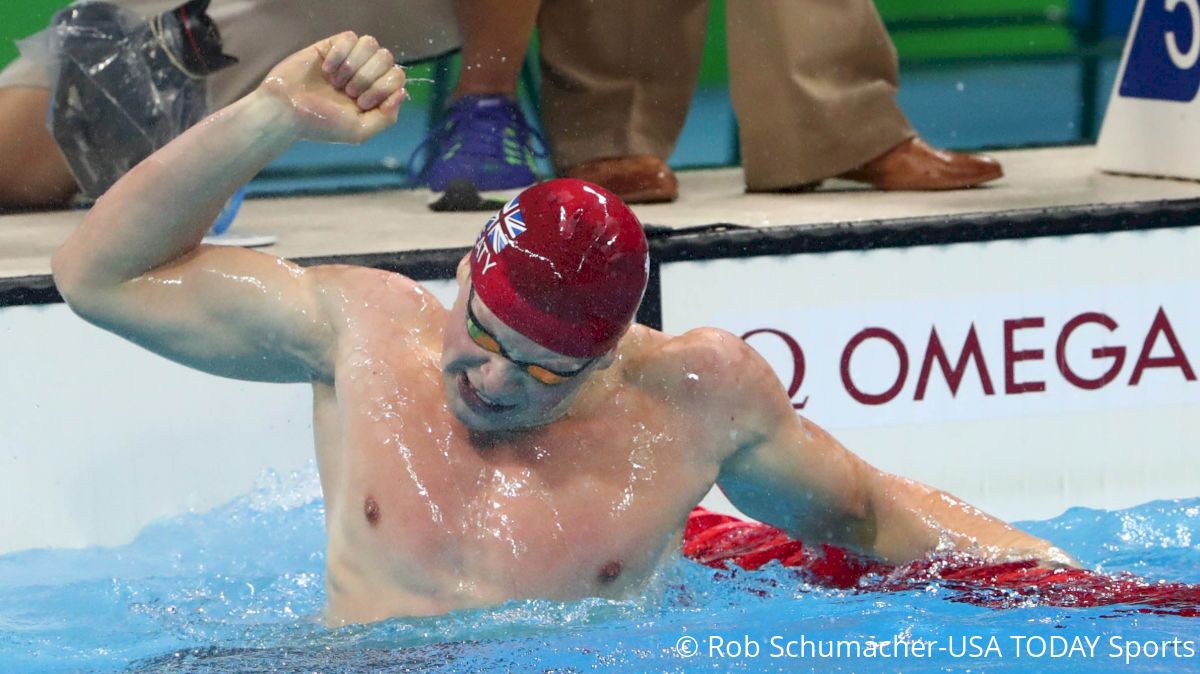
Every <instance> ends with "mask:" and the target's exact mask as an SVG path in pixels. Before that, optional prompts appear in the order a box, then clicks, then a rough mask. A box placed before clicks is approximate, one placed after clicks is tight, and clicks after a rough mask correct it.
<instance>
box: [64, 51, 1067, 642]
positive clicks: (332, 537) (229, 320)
mask: <svg viewBox="0 0 1200 674" xmlns="http://www.w3.org/2000/svg"><path fill="white" fill-rule="evenodd" d="M403 83H404V76H403V73H402V72H401V71H400V70H399V68H397V67H396V66H395V65H394V63H393V59H392V56H391V54H389V53H387V51H386V50H383V49H380V47H379V45H378V42H376V41H375V40H373V39H372V38H370V37H368V36H361V37H360V36H357V35H355V34H353V33H342V34H339V35H336V36H331V37H330V38H328V39H326V40H322V41H320V42H318V43H316V44H314V45H311V46H310V47H308V48H305V49H303V50H301V51H299V52H297V53H296V54H293V55H292V56H290V57H288V58H287V59H285V60H284V61H282V62H281V63H280V64H279V65H277V66H276V67H275V68H274V69H273V70H272V71H271V73H270V74H269V75H268V77H267V79H266V80H264V82H263V84H262V85H261V86H260V87H259V89H258V90H256V91H255V92H254V93H252V94H250V95H248V96H246V97H245V98H243V99H241V100H239V101H237V102H236V103H234V104H232V105H230V106H228V107H227V108H225V109H223V110H221V111H219V112H217V113H215V114H213V115H211V116H210V117H208V118H207V119H205V120H204V121H203V122H201V123H200V124H197V125H196V126H194V127H192V128H191V129H189V130H188V131H187V132H185V133H184V134H183V135H181V136H180V137H178V138H176V139H175V140H173V141H172V142H171V143H169V144H167V145H166V146H165V147H164V148H162V149H161V150H159V151H157V152H155V153H154V154H153V155H151V156H150V157H149V158H147V159H146V160H145V161H143V162H142V163H141V164H139V165H138V166H137V167H135V168H134V169H133V170H131V171H130V172H129V173H128V174H127V175H126V176H124V177H123V178H122V179H121V180H120V181H118V182H117V183H116V184H115V185H114V186H113V187H112V189H110V190H109V191H108V193H106V194H105V195H104V196H103V197H102V198H101V199H100V200H98V201H97V203H96V205H95V206H94V207H93V208H92V209H91V211H90V212H89V213H88V215H87V217H86V218H85V219H84V222H83V224H81V225H80V227H79V228H78V229H77V230H76V231H75V232H73V233H72V235H71V236H70V237H69V238H68V240H67V241H66V242H65V243H64V244H63V246H62V247H61V248H60V249H59V250H58V251H57V252H56V253H55V256H54V259H53V261H52V267H53V270H54V278H55V282H56V284H57V286H58V289H59V291H60V292H61V293H62V295H63V297H64V299H65V300H66V301H67V303H68V304H69V305H70V306H71V308H72V309H73V310H75V311H76V312H77V313H78V314H79V315H80V316H82V317H83V318H85V319H87V320H88V321H90V322H92V323H94V324H96V325H98V326H100V327H103V328H104V329H106V330H109V331H111V332H113V333H115V334H118V335H120V336H122V337H124V338H126V339H129V340H131V341H133V342H134V343H136V344H138V345H140V346H142V347H144V348H146V349H149V350H151V351H153V352H155V353H158V354H160V355H162V356H163V357H166V358H169V359H171V360H173V361H175V362H178V363H182V364H184V365H187V366H190V367H193V368H196V369H198V370H202V371H204V372H208V373H211V374H216V375H219V376H225V377H232V378H237V379H246V380H254V381H268V382H293V383H307V384H311V385H312V387H313V398H314V403H313V415H314V428H315V435H316V449H317V458H318V462H319V465H320V472H321V483H322V487H323V490H324V494H325V503H326V522H327V528H328V556H327V565H328V574H327V582H328V589H329V611H328V620H329V622H330V623H331V624H341V623H344V622H362V621H370V620H377V619H381V618H385V617H390V616H404V615H428V614H435V613H441V612H445V611H448V610H451V609H455V608H465V607H477V606H484V605H490V604H496V603H499V602H502V601H505V600H508V599H516V598H528V597H543V598H556V599H567V598H575V597H584V596H595V595H602V596H619V595H624V594H627V593H629V592H631V591H634V590H635V589H637V588H638V587H640V586H641V585H642V584H643V583H644V582H645V581H646V579H647V578H648V577H649V575H650V574H651V572H652V571H653V569H654V567H655V564H656V562H657V561H658V560H659V559H660V558H661V557H662V556H663V555H664V554H668V553H669V552H671V551H672V550H673V549H674V548H675V546H676V541H677V538H678V535H679V533H680V530H681V528H682V526H683V524H684V522H685V519H686V516H687V513H688V512H689V511H690V510H691V508H692V507H693V506H694V505H696V503H698V502H699V501H700V499H701V498H702V497H703V496H704V494H705V493H706V492H707V491H708V490H709V489H710V488H711V486H712V485H713V484H714V482H716V483H718V484H719V485H720V486H721V488H722V489H723V490H724V491H725V493H726V494H727V495H728V496H729V497H730V500H731V501H733V503H734V504H735V505H736V506H738V507H739V508H740V509H741V510H742V511H743V512H745V513H746V514H748V515H750V516H751V517H754V518H756V519H760V520H763V521H766V522H768V523H771V524H773V525H775V526H778V527H781V528H783V529H786V530H787V531H789V532H790V533H792V534H793V535H795V536H798V537H800V538H802V539H803V540H805V541H806V542H807V543H817V542H822V541H828V542H832V543H835V544H839V545H843V546H848V547H851V548H854V549H857V550H860V551H862V552H864V553H867V554H871V555H875V556H877V557H879V558H882V559H884V560H887V561H891V562H904V561H909V560H911V559H914V558H917V557H920V556H922V555H925V554H928V553H929V552H931V551H956V552H964V553H968V554H972V555H978V556H981V557H984V558H986V559H989V560H1003V559H1013V558H1030V557H1033V558H1037V559H1039V560H1042V561H1044V562H1045V563H1046V564H1048V565H1060V564H1070V563H1071V559H1070V557H1069V556H1067V555H1066V554H1065V553H1063V552H1062V551H1061V550H1058V549H1057V548H1054V547H1053V546H1051V545H1050V544H1049V543H1047V542H1046V541H1042V540H1040V539H1037V538H1035V537H1033V536H1029V535H1028V534H1025V533H1023V532H1021V531H1019V530H1016V529H1014V528H1012V527H1009V526H1008V525H1006V524H1004V523H1003V522H1000V521H998V520H996V519H994V518H991V517H988V516H987V515H985V514H983V513H981V512H979V511H978V510H976V509H974V508H972V507H971V506H969V505H967V504H965V503H962V502H961V501H958V500H957V499H954V498H953V497H951V496H950V495H948V494H945V493H944V492H941V491H938V490H936V489H933V488H930V487H927V486H925V485H922V484H920V483H917V482H913V481H911V480H906V479H904V478H901V477H898V476H895V475H890V474H887V473H883V472H881V471H879V470H877V469H875V468H873V467H872V466H870V465H868V464H866V463H865V462H864V461H862V460H861V459H859V458H858V457H857V456H855V455H854V454H852V453H851V452H849V451H847V450H846V449H845V448H843V447H842V446H841V445H840V444H839V443H838V442H837V441H836V440H834V439H833V438H832V437H831V436H829V435H828V434H827V433H825V432H823V431H821V430H820V429H819V428H817V427H815V426H813V425H812V424H810V423H808V422H807V421H805V420H803V419H800V418H799V417H797V416H796V415H795V413H794V411H793V409H792V406H791V401H790V400H789V399H788V396H787V395H786V393H785V392H784V390H783V387H782V385H781V384H780V383H779V381H778V379H777V378H776V377H775V375H774V373H773V372H772V371H771V368H770V367H769V366H768V365H767V364H766V362H765V361H764V360H763V359H762V358H761V357H759V356H758V354H757V353H755V352H754V350H753V349H751V348H750V347H749V346H747V345H746V344H745V342H743V341H741V340H739V339H736V338H735V337H734V336H732V335H729V334H728V333H725V332H722V331H719V330H711V329H703V330H695V331H692V332H689V333H687V334H685V335H682V336H678V337H672V336H668V335H665V334H663V333H659V332H656V331H653V330H650V329H648V328H644V327H640V326H634V327H632V328H631V329H630V330H629V331H628V332H627V333H626V334H625V336H624V337H623V339H622V340H621V342H620V343H619V344H618V345H617V347H616V349H615V351H613V352H612V353H610V354H607V355H605V356H603V357H601V358H600V359H598V360H597V361H595V362H593V363H590V364H587V367H586V368H585V369H584V371H583V373H582V374H581V375H579V376H577V377H573V378H571V379H570V380H569V381H568V382H567V383H563V384H560V385H557V386H547V385H544V384H540V383H538V382H536V381H534V380H533V379H532V378H531V377H530V376H529V374H528V373H527V372H525V371H524V370H522V369H520V368H518V367H516V366H515V365H514V364H513V363H512V362H511V361H508V360H506V359H505V358H504V357H502V356H500V355H499V354H496V353H491V352H489V351H485V350H484V349H482V348H480V347H479V346H478V345H477V344H476V343H475V342H474V341H472V339H471V338H470V337H469V336H468V334H467V330H466V326H465V318H466V307H465V305H466V301H467V297H468V292H467V283H468V279H467V274H466V273H465V271H462V272H460V274H459V282H460V289H459V294H458V299H457V301H456V303H455V305H454V306H453V307H451V308H449V309H447V308H445V307H443V306H441V305H440V304H439V303H438V301H437V300H436V299H434V298H433V297H432V296H431V295H430V294H429V293H428V292H426V291H425V290H424V289H422V288H421V287H420V286H419V285H418V284H417V283H415V282H413V281H412V280H410V279H407V278H405V277H403V276H399V275H396V274H391V273H387V272H382V271H377V270H372V269H365V268H357V267H345V266H324V267H313V268H309V269H305V268H301V267H299V266H298V265H295V264H293V263H291V262H289V261H287V260H283V259H280V258H276V257H273V256H271V255H266V254H263V253H260V252H256V251H251V250H246V249H238V248H216V247H211V246H204V245H201V243H200V242H201V239H202V237H203V235H204V233H205V232H206V231H207V229H208V228H209V225H210V224H211V223H212V220H213V217H214V216H215V215H216V213H217V212H218V211H219V210H220V208H221V206H222V205H223V204H224V203H225V200H226V199H227V198H228V197H229V195H231V194H233V192H234V191H236V190H237V189H238V187H240V186H241V185H242V184H243V183H244V182H245V181H247V180H249V179H250V177H252V176H253V175H255V174H256V173H257V172H258V171H259V170H261V169H262V168H263V167H264V166H266V165H267V164H268V163H269V162H270V161H272V160H273V159H274V158H276V157H278V156H279V155H280V154H282V153H283V152H284V151H286V150H287V148H288V147H290V146H291V145H292V144H293V143H294V142H296V141H297V140H300V139H307V140H317V141H335V142H361V141H362V140H365V139H366V138H369V137H371V136H372V135H374V134H376V133H378V132H379V131H381V130H382V129H384V128H386V127H387V126H389V125H390V124H392V123H394V122H395V120H396V115H397V113H398V110H399V106H400V103H401V101H402V100H403V97H404V96H403V94H404V91H403ZM348 217H349V216H348ZM465 268H466V267H465V266H463V267H461V269H462V270H465ZM472 308H473V310H474V312H475V313H476V315H477V317H478V319H479V321H480V325H481V326H482V327H483V328H485V329H486V330H487V332H489V333H491V334H493V335H494V336H495V337H496V338H497V340H498V341H499V342H500V343H501V344H502V345H503V348H504V350H505V352H506V353H508V354H510V356H511V357H512V358H514V359H516V360H521V361H525V362H527V363H532V364H537V365H540V366H543V367H545V368H547V369H549V370H552V371H556V372H574V371H575V370H577V369H579V368H581V367H583V366H584V363H585V361H580V360H577V359H571V358H567V357H565V356H562V355H560V354H555V353H553V352H549V351H547V350H546V349H544V348H542V347H539V346H538V345H536V344H533V343H532V342H530V341H529V340H528V339H525V338H524V337H523V336H522V335H521V334H520V333H518V332H516V331H514V330H513V329H512V328H511V327H509V326H506V325H504V324H503V323H501V322H499V321H497V320H496V317H495V316H494V315H492V314H491V312H490V311H488V309H487V307H486V306H485V305H482V304H473V305H472Z"/></svg>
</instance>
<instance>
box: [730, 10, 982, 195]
mask: <svg viewBox="0 0 1200 674" xmlns="http://www.w3.org/2000/svg"><path fill="white" fill-rule="evenodd" d="M727 22H728V33H729V70H730V91H731V94H732V97H733V102H734V108H735V110H736V112H737V117H738V122H739V127H740V139H741V150H742V164H743V166H744V167H745V171H746V186H747V189H749V190H786V189H792V188H800V187H804V186H807V185H809V184H811V183H814V182H817V181H820V180H822V179H825V178H830V177H833V176H838V175H841V176H842V177H846V178H850V179H853V180H860V181H863V182H868V183H871V184H872V185H874V186H876V187H879V188H882V189H950V188H958V187H966V186H969V185H974V184H978V183H980V182H984V181H986V180H991V179H994V178H997V177H999V176H1000V175H1001V172H1000V169H999V165H998V164H996V163H995V162H994V161H992V160H990V159H985V158H977V157H972V156H970V155H960V154H956V153H949V152H944V151H934V150H933V149H932V148H929V147H928V146H927V145H925V144H924V143H922V142H921V141H920V140H919V139H916V138H915V136H916V133H915V132H914V131H913V129H912V127H911V126H910V125H909V123H908V120H907V119H905V117H904V114H903V113H902V112H901V111H900V108H899V107H898V105H897V104H896V89H897V86H898V82H899V75H898V67H897V62H896V50H895V47H893V45H892V42H891V40H890V38H889V37H888V34H887V30H886V29H885V27H884V25H883V22H882V21H881V20H880V18H879V14H878V12H876V10H875V6H874V4H872V2H871V0H807V1H805V2H800V1H798V0H738V1H737V2H733V3H730V4H729V6H728V7H727Z"/></svg>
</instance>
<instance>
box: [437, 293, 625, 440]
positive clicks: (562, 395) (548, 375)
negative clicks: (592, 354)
mask: <svg viewBox="0 0 1200 674" xmlns="http://www.w3.org/2000/svg"><path fill="white" fill-rule="evenodd" d="M460 288H462V290H461V291H460V292H459V294H458V299H457V300H456V301H455V303H454V307H453V308H452V309H451V310H450V316H449V319H448V323H447V325H446V330H445V338H444V341H443V344H442V382H443V384H444V388H445V391H446V400H447V402H449V404H450V410H451V411H452V412H453V413H454V415H455V416H456V417H458V419H459V420H460V421H462V422H463V423H464V424H466V425H467V426H469V427H471V428H473V429H475V430H480V431H501V430H515V429H519V428H531V427H534V426H540V425H542V424H545V423H548V422H550V421H553V420H554V419H557V418H558V417H560V416H562V414H564V413H565V412H566V411H567V409H568V408H569V407H570V405H571V403H572V402H573V401H574V399H575V397H576V394H577V393H578V391H579V390H580V388H581V387H582V386H583V384H584V383H585V382H586V380H587V378H588V376H589V375H590V374H592V373H593V372H594V371H595V370H597V369H600V368H601V367H604V366H607V364H608V362H609V361H608V359H601V360H600V361H595V360H587V359H581V358H572V357H570V356H564V355H562V354H559V353H555V352H553V351H550V350H549V349H546V348H545V347H543V346H541V345H539V344H536V343H535V342H533V341H532V340H530V339H529V338H527V337H525V336H524V335H522V334H521V333H519V332H517V331H516V330H513V329H512V328H510V327H508V326H507V325H505V324H504V323H503V322H502V321H500V319H498V318H496V316H495V315H494V314H492V312H491V311H490V310H489V309H488V308H487V305H485V304H484V303H483V301H482V300H480V299H479V298H478V297H476V296H475V294H474V293H473V292H471V289H470V281H469V280H467V281H466V282H465V283H461V284H460ZM468 324H471V327H470V328H468ZM472 332H474V335H472ZM480 342H483V344H482V345H481V344H480ZM499 351H502V352H503V353H499ZM553 373H567V374H573V375H574V376H567V377H556V376H553ZM547 381H550V382H555V383H545V382H547Z"/></svg>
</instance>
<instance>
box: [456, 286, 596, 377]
mask: <svg viewBox="0 0 1200 674" xmlns="http://www.w3.org/2000/svg"><path fill="white" fill-rule="evenodd" d="M474 299H475V289H474V288H471V294H470V295H469V296H468V297H467V334H468V335H470V336H471V341H473V342H475V344H476V345H478V346H479V348H481V349H483V350H484V351H488V352H490V353H494V354H496V355H498V356H500V357H502V358H504V359H506V360H508V361H509V362H510V363H512V364H513V365H516V366H517V367H519V368H521V369H522V370H524V371H525V374H528V375H529V376H530V377H533V379H534V380H535V381H537V382H538V383H541V384H546V385H547V386H557V385H558V384H565V383H566V382H567V380H569V379H571V378H572V377H577V376H579V375H580V374H581V373H582V372H583V371H584V370H586V369H587V366H588V365H591V364H592V360H595V359H594V358H593V359H592V360H589V361H588V362H586V363H584V364H583V365H582V366H581V367H579V368H578V369H575V370H572V371H570V372H558V371H555V370H551V369H550V368H548V367H545V366H542V365H537V364H535V363H526V362H524V361H520V360H517V359H516V358H513V357H512V356H510V355H508V352H507V351H505V350H504V347H503V346H501V345H500V341H499V340H497V339H496V336H495V335H493V334H492V333H490V332H488V331H487V330H486V329H485V328H484V327H483V326H482V325H480V324H479V319H478V318H476V317H475V312H474V311H473V310H472V309H471V303H472V301H473V300H474Z"/></svg>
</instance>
